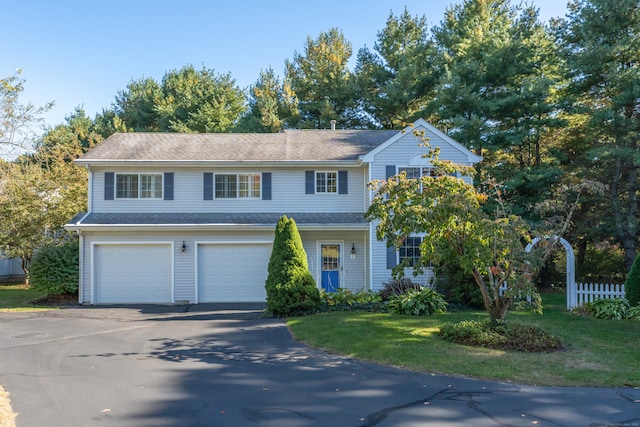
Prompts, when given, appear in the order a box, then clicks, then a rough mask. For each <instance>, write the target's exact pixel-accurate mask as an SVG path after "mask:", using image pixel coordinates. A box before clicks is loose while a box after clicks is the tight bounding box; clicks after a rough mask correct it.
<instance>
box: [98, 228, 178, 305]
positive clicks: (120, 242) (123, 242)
mask: <svg viewBox="0 0 640 427" xmlns="http://www.w3.org/2000/svg"><path fill="white" fill-rule="evenodd" d="M116 245H154V246H169V248H170V251H171V266H170V267H171V278H170V281H171V297H170V300H169V303H170V304H173V303H175V283H174V282H175V271H174V270H175V247H174V246H175V242H174V241H173V240H158V241H138V240H118V241H94V242H91V263H90V264H91V268H90V271H91V284H90V288H91V298H90V300H89V303H90V304H96V268H95V267H96V266H95V259H96V257H95V251H96V246H116Z"/></svg>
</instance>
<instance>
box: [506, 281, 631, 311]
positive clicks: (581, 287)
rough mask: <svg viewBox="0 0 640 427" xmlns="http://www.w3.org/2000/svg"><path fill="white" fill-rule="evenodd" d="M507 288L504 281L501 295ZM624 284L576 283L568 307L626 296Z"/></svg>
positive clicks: (571, 290)
mask: <svg viewBox="0 0 640 427" xmlns="http://www.w3.org/2000/svg"><path fill="white" fill-rule="evenodd" d="M506 290H507V284H506V283H503V284H502V286H500V288H499V292H500V295H503V294H504V292H505V291H506ZM624 296H625V292H624V285H615V284H609V283H605V284H603V283H575V285H574V286H572V287H571V288H570V289H567V308H568V309H572V308H575V307H579V306H581V305H584V304H585V303H588V302H591V301H594V300H597V299H613V298H624Z"/></svg>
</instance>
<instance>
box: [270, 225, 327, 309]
mask: <svg viewBox="0 0 640 427" xmlns="http://www.w3.org/2000/svg"><path fill="white" fill-rule="evenodd" d="M265 288H266V291H267V311H268V312H270V313H271V314H272V315H274V316H277V317H287V316H301V315H305V314H310V313H314V312H316V311H317V309H318V307H319V305H320V291H319V290H318V288H317V286H316V281H315V280H314V278H313V276H312V275H311V273H310V272H309V265H308V263H307V254H306V252H305V250H304V247H303V246H302V239H301V238H300V233H299V232H298V227H297V226H296V223H295V221H294V220H293V219H292V218H287V216H286V215H285V216H282V217H281V218H280V219H279V220H278V224H277V225H276V232H275V237H274V240H273V250H272V252H271V258H270V259H269V268H268V276H267V280H266V282H265Z"/></svg>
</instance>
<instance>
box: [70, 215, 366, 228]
mask: <svg viewBox="0 0 640 427" xmlns="http://www.w3.org/2000/svg"><path fill="white" fill-rule="evenodd" d="M363 215H364V213H363ZM368 228H369V224H368V223H367V224H365V223H362V224H302V225H300V224H298V229H299V230H307V231H324V230H331V231H333V230H367V229H368ZM65 229H67V230H73V231H77V230H82V231H109V232H111V231H127V232H131V231H149V230H152V231H158V230H164V231H169V230H197V231H208V230H229V229H233V230H237V231H240V230H274V229H275V225H269V224H229V223H220V224H213V223H212V224H144V225H141V224H99V225H96V224H93V225H91V224H73V225H69V226H65Z"/></svg>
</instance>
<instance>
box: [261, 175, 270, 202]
mask: <svg viewBox="0 0 640 427" xmlns="http://www.w3.org/2000/svg"><path fill="white" fill-rule="evenodd" d="M262 200H271V172H262Z"/></svg>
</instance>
